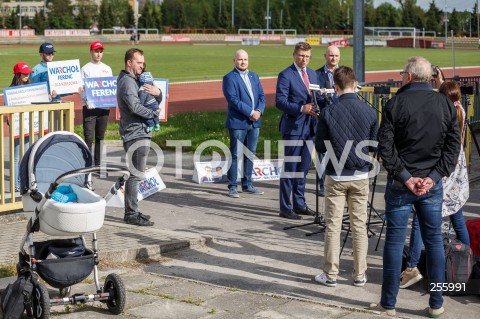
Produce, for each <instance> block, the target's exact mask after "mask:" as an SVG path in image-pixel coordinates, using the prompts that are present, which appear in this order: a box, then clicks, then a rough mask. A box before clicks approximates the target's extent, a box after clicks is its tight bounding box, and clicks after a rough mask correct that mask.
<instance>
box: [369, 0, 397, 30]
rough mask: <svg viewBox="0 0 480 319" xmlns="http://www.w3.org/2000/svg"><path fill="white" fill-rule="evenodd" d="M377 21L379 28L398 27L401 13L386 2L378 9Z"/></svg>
mask: <svg viewBox="0 0 480 319" xmlns="http://www.w3.org/2000/svg"><path fill="white" fill-rule="evenodd" d="M375 20H376V25H377V26H379V27H396V26H398V23H399V21H400V11H399V10H398V9H397V8H395V7H394V6H393V5H392V4H390V3H386V2H384V3H382V4H381V5H379V6H378V7H377V10H376V17H375Z"/></svg>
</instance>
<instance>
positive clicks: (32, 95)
mask: <svg viewBox="0 0 480 319" xmlns="http://www.w3.org/2000/svg"><path fill="white" fill-rule="evenodd" d="M3 97H4V100H5V105H7V106H14V105H28V104H31V103H32V102H35V103H42V102H45V103H48V102H49V101H50V99H49V98H48V86H47V83H46V82H43V83H35V84H27V85H20V86H12V87H8V88H4V89H3ZM43 120H44V130H47V129H48V112H44V113H43ZM13 125H14V135H15V138H18V137H19V136H20V114H18V113H15V114H14V115H13ZM29 126H30V116H29V115H28V114H24V117H23V133H24V136H28V131H29ZM39 126H40V121H39V114H38V112H35V113H34V116H33V128H34V132H35V134H38V128H39Z"/></svg>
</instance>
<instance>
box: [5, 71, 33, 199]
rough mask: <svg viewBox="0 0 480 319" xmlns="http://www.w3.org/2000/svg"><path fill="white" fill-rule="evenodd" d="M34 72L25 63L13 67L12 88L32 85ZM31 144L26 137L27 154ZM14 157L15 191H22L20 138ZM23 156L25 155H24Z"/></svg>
mask: <svg viewBox="0 0 480 319" xmlns="http://www.w3.org/2000/svg"><path fill="white" fill-rule="evenodd" d="M32 72H33V71H32V70H31V69H30V68H29V67H28V65H27V64H26V63H25V62H18V63H17V64H15V65H14V66H13V73H14V76H13V79H12V83H11V84H10V86H20V85H25V84H30V83H31V80H30V73H32ZM29 144H30V138H29V137H28V136H25V137H24V145H25V147H24V151H25V152H26V151H27V149H28V147H29ZM13 150H14V157H13V165H14V170H15V191H16V192H18V191H20V174H19V171H18V170H19V168H20V165H19V162H20V138H16V139H14V149H13ZM22 156H23V154H22Z"/></svg>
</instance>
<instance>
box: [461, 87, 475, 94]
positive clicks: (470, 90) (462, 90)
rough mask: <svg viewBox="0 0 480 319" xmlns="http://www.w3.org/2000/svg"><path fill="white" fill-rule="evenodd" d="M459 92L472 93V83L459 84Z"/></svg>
mask: <svg viewBox="0 0 480 319" xmlns="http://www.w3.org/2000/svg"><path fill="white" fill-rule="evenodd" d="M460 93H461V94H462V95H473V86H472V85H465V86H461V87H460Z"/></svg>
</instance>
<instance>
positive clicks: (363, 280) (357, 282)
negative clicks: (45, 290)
mask: <svg viewBox="0 0 480 319" xmlns="http://www.w3.org/2000/svg"><path fill="white" fill-rule="evenodd" d="M366 283H367V275H366V274H364V275H363V277H362V278H360V279H355V280H354V281H353V285H354V286H355V287H363V286H365V284H366Z"/></svg>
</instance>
